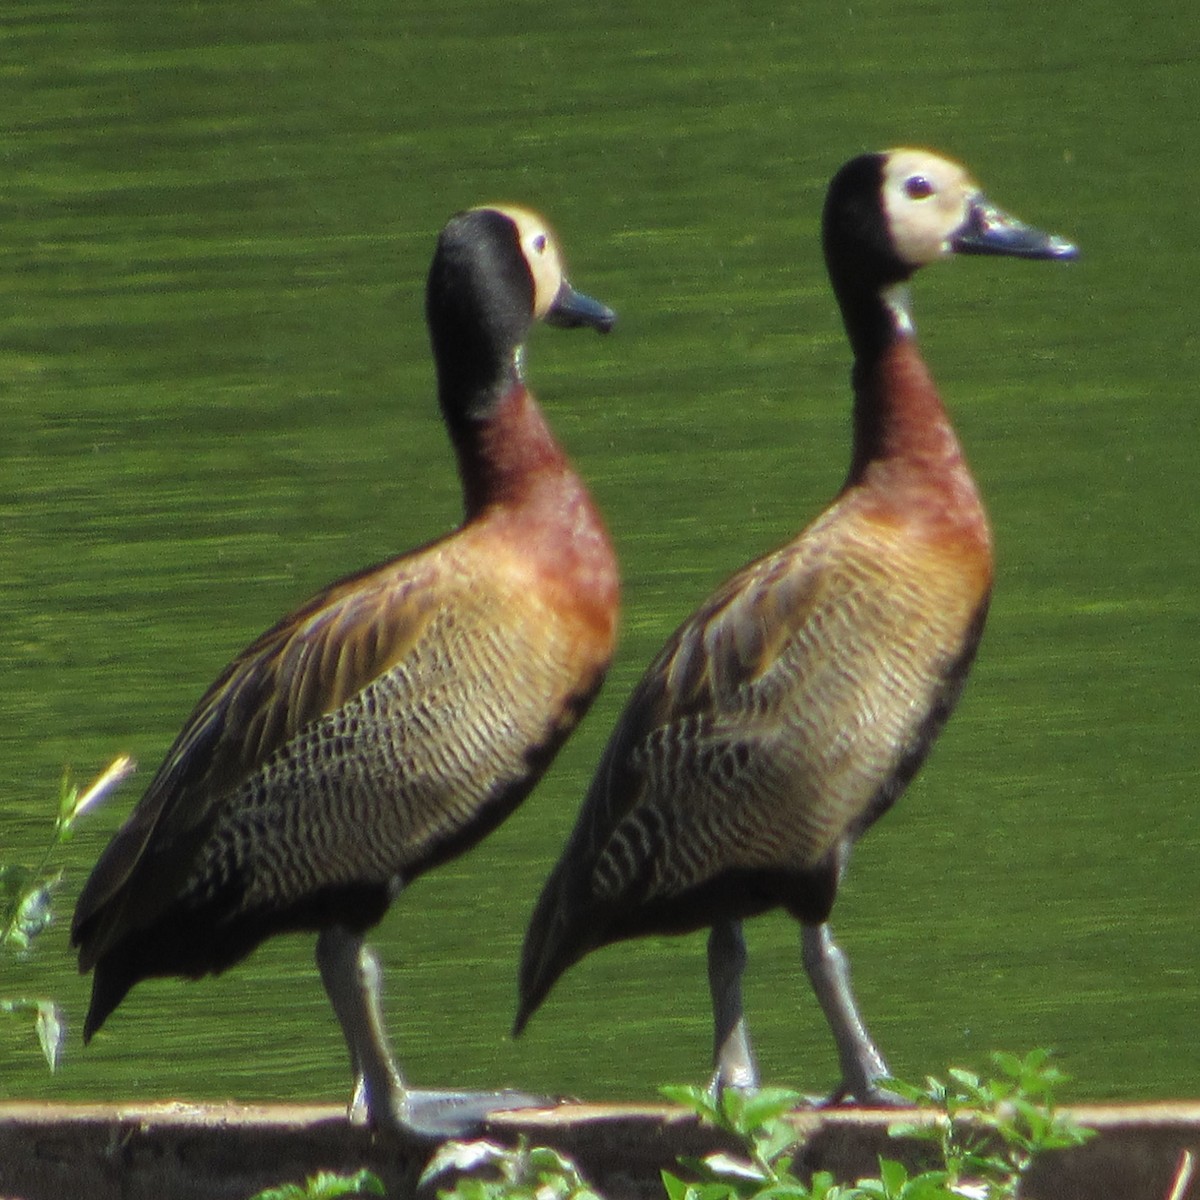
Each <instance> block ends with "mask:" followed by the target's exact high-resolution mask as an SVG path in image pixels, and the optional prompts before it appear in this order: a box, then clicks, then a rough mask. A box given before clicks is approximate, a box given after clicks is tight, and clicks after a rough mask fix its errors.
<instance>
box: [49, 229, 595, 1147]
mask: <svg viewBox="0 0 1200 1200" xmlns="http://www.w3.org/2000/svg"><path fill="white" fill-rule="evenodd" d="M426 315H427V318H428V322H429V329H430V336H431V340H432V347H433V355H434V359H435V362H436V367H437V383H438V398H439V401H440V404H441V410H442V414H443V416H444V418H445V422H446V425H447V427H448V429H449V433H450V437H451V439H452V441H453V443H454V448H455V451H456V453H457V458H458V468H459V473H460V475H461V478H462V486H463V493H464V505H465V510H466V512H465V518H464V521H463V523H462V525H461V526H460V527H459V528H458V529H457V530H456V531H454V532H453V533H451V534H449V535H447V536H445V537H442V538H440V539H438V540H437V541H433V542H431V543H429V544H428V545H426V546H423V547H421V548H419V549H417V550H414V551H412V552H411V553H409V554H405V555H403V556H402V557H400V558H397V559H394V560H392V561H391V562H387V563H384V564H382V565H380V566H377V567H373V568H370V569H368V570H365V571H362V572H360V573H358V574H355V575H352V576H350V577H348V578H346V579H343V580H341V581H339V582H337V583H334V584H332V585H331V586H330V587H327V588H326V589H325V590H324V591H323V592H321V593H320V594H319V595H318V596H316V597H314V598H313V599H312V600H310V601H309V602H308V603H307V604H305V605H304V606H303V607H302V608H300V609H298V610H297V611H296V612H294V613H292V614H291V615H290V616H288V617H285V618H284V619H283V620H282V621H280V622H279V624H277V625H276V626H275V627H274V628H272V629H270V630H268V631H267V632H266V633H264V634H263V635H262V636H261V637H259V638H258V640H257V641H255V642H254V643H253V644H252V645H250V646H249V647H248V648H247V649H246V650H245V651H243V653H242V654H240V655H239V656H238V657H237V658H236V659H235V660H234V661H233V662H232V663H231V664H230V665H229V666H228V667H227V668H226V669H225V671H224V672H223V673H222V674H221V676H220V678H219V679H218V680H217V681H216V682H215V683H214V684H213V685H212V687H211V688H209V690H208V692H207V693H206V694H205V695H204V697H203V698H202V699H201V700H200V703H199V704H198V705H197V707H196V709H195V711H194V712H193V713H192V715H191V716H190V717H189V718H188V721H187V723H186V724H185V725H184V727H183V730H182V732H181V733H180V734H179V736H178V737H177V738H176V740H175V743H174V745H173V746H172V747H171V749H170V751H169V752H168V754H167V757H166V760H165V761H164V762H163V764H162V766H161V767H160V768H159V770H158V773H157V774H156V775H155V777H154V779H153V780H152V781H151V783H150V786H149V788H148V789H147V791H146V794H145V795H144V796H143V797H142V799H141V801H140V803H139V804H138V805H137V807H136V808H135V809H134V811H133V813H132V814H131V815H130V817H129V819H128V820H127V821H126V822H125V824H124V825H123V826H122V828H121V829H120V830H119V831H118V832H117V834H116V835H115V836H114V838H113V840H112V842H111V843H110V844H109V846H108V848H107V849H106V850H105V851H104V853H103V855H102V856H101V857H100V860H99V862H98V863H97V864H96V867H95V869H94V870H93V872H92V874H91V877H90V878H89V879H88V881H87V883H86V885H85V886H84V889H83V892H82V894H81V895H80V897H79V902H78V905H77V907H76V910H75V918H74V923H73V926H72V931H71V936H72V941H73V943H74V944H75V945H77V946H78V947H79V965H80V969H81V970H83V971H87V970H89V969H91V970H94V972H95V974H94V977H93V984H92V999H91V1007H90V1008H89V1010H88V1015H87V1020H86V1023H85V1025H84V1038H85V1040H87V1039H90V1038H91V1036H92V1035H93V1034H94V1033H95V1032H96V1030H97V1029H99V1028H100V1026H101V1025H102V1024H103V1023H104V1021H105V1019H106V1018H107V1017H108V1015H109V1014H110V1013H111V1012H112V1011H113V1009H114V1008H116V1006H117V1005H118V1004H119V1003H120V1002H121V1000H122V999H123V998H124V996H125V994H126V993H127V992H128V991H129V989H130V988H131V987H132V986H133V985H134V984H135V983H137V982H138V981H139V980H141V979H145V978H148V977H151V976H161V975H182V976H189V977H192V978H196V977H199V976H202V975H204V974H206V973H209V972H213V973H215V972H219V971H223V970H225V969H226V968H227V967H230V966H232V965H233V964H234V963H236V962H238V961H239V960H240V959H242V958H244V957H245V956H246V955H247V954H248V953H250V951H251V950H253V949H254V947H255V946H257V945H258V944H259V943H260V942H261V941H263V939H264V938H267V937H269V936H271V935H272V934H276V933H279V932H282V931H286V930H293V929H299V930H313V931H316V932H317V933H318V938H317V963H318V966H319V969H320V974H321V978H322V981H323V982H324V985H325V988H326V990H327V992H328V994H329V999H330V1001H331V1003H332V1005H333V1008H334V1011H335V1012H336V1014H337V1017H338V1020H339V1022H340V1023H341V1027H342V1030H343V1032H344V1034H345V1036H346V1040H347V1044H348V1046H349V1050H350V1057H351V1064H352V1069H353V1072H354V1076H355V1101H354V1104H353V1108H354V1110H355V1111H356V1112H357V1113H358V1114H360V1115H361V1114H362V1112H363V1110H364V1108H365V1111H366V1115H367V1117H368V1119H369V1120H371V1121H372V1123H373V1124H375V1125H378V1126H390V1127H404V1128H407V1129H409V1130H415V1131H419V1132H420V1131H428V1132H431V1133H434V1134H440V1133H443V1132H447V1131H457V1130H462V1129H466V1128H469V1127H471V1125H472V1124H474V1123H476V1122H477V1120H478V1118H479V1116H480V1115H481V1113H482V1112H483V1111H486V1110H488V1109H491V1108H497V1107H506V1106H512V1105H513V1104H518V1103H520V1102H521V1098H520V1097H517V1096H515V1095H514V1094H512V1093H494V1094H488V1095H483V1096H479V1097H473V1096H459V1095H458V1094H456V1093H440V1092H415V1091H410V1090H408V1089H407V1088H406V1087H405V1085H404V1082H403V1080H402V1078H401V1076H400V1074H399V1072H398V1070H397V1068H396V1066H395V1064H394V1062H393V1059H392V1057H391V1054H390V1052H389V1050H388V1047H387V1042H386V1038H385V1035H384V1031H383V1026H382V1021H381V1015H380V1010H379V1003H378V993H379V968H378V963H377V960H376V959H375V957H374V955H373V954H372V952H371V951H370V949H369V948H368V947H366V946H365V945H364V942H363V935H364V933H365V931H366V930H368V929H369V928H370V927H371V926H373V925H374V924H375V923H376V922H377V921H379V919H380V918H381V917H382V916H383V914H384V912H385V911H386V910H387V908H388V905H389V903H390V902H391V901H392V900H393V899H394V898H395V897H396V895H397V894H398V893H399V892H400V891H401V890H402V889H403V888H404V887H405V886H406V885H407V884H408V883H410V882H411V881H412V880H413V879H415V878H416V877H417V876H418V875H420V874H421V873H422V872H424V871H427V870H429V869H430V868H431V867H435V866H437V865H438V864H439V863H442V862H444V861H446V860H447V859H449V858H451V857H453V856H454V855H457V854H459V853H461V852H462V851H464V850H466V849H468V848H469V847H470V846H471V845H473V844H474V843H475V842H477V841H478V840H479V839H480V838H482V837H483V836H484V835H485V834H487V833H488V832H489V831H490V830H492V829H494V828H495V827H496V825H498V824H499V823H500V822H501V821H502V820H503V819H504V818H505V817H506V816H507V815H508V814H509V813H510V812H511V811H512V810H513V809H514V807H515V806H516V805H517V804H519V803H520V801H521V800H522V799H523V798H524V797H525V796H526V795H527V794H528V793H529V791H530V789H531V788H532V787H533V786H534V784H535V782H536V781H537V779H538V778H539V777H540V775H541V774H542V772H543V771H544V769H545V768H546V766H547V765H548V764H549V762H550V760H551V759H552V757H553V756H554V754H555V752H556V751H557V750H558V748H559V746H560V745H561V744H562V742H563V741H564V739H565V738H566V737H567V735H568V734H569V733H570V732H571V730H572V729H573V728H574V726H575V725H576V723H577V722H578V721H579V719H580V717H581V716H582V715H583V713H584V711H585V710H586V709H587V707H588V705H589V703H590V702H591V700H592V698H593V697H594V696H595V694H596V692H597V690H598V689H599V687H600V684H601V682H602V679H603V677H604V674H605V671H606V670H607V668H608V665H609V662H610V660H611V656H612V651H613V645H614V641H615V634H616V622H617V609H618V579H617V564H616V560H615V556H614V553H613V549H612V545H611V543H610V541H609V537H608V533H607V531H606V529H605V526H604V523H603V521H602V520H601V517H600V515H599V513H598V511H597V509H596V506H595V505H594V503H593V501H592V498H591V497H590V496H589V494H588V491H587V488H586V487H585V486H584V484H583V481H582V480H581V479H580V478H579V476H578V475H577V474H576V472H575V470H574V469H573V467H572V465H571V463H570V461H569V460H568V458H567V456H566V454H565V453H564V451H563V449H562V447H561V446H560V445H559V443H558V442H557V441H556V440H555V437H554V435H553V433H552V432H551V431H550V428H549V427H548V425H547V424H546V421H545V419H544V417H543V415H542V413H541V411H540V409H539V408H538V405H537V402H536V401H535V399H534V397H533V395H532V394H531V393H530V391H529V390H528V388H527V387H526V384H525V379H524V375H523V363H522V344H523V343H524V341H525V339H526V337H527V335H528V333H529V330H530V328H531V325H532V324H533V322H534V321H535V320H538V319H543V320H545V321H546V322H547V323H549V324H551V325H558V326H563V327H576V326H583V325H588V326H592V327H594V328H596V329H598V330H601V331H607V330H608V329H610V328H611V326H612V324H613V321H614V319H615V317H614V314H613V313H612V312H611V311H610V310H609V309H608V308H606V307H604V306H603V305H601V304H599V303H597V302H596V301H594V300H591V299H590V298H588V297H587V296H584V295H582V294H580V293H579V292H576V291H575V290H574V289H573V288H572V287H571V286H570V285H569V284H568V282H567V280H566V277H565V275H564V272H563V265H562V259H561V257H560V253H559V249H558V246H557V243H556V242H555V239H554V236H553V234H552V233H551V231H550V230H549V228H548V227H547V226H546V224H545V223H544V222H543V221H542V220H541V218H539V217H537V216H535V215H534V214H533V213H530V212H527V211H525V210H523V209H518V208H479V209H474V210H471V211H469V212H465V213H461V214H459V215H458V216H455V217H454V218H453V219H452V220H451V221H450V222H449V223H448V224H447V225H446V227H445V229H444V230H443V231H442V233H441V236H440V238H439V240H438V243H437V248H436V252H435V254H434V258H433V263H432V265H431V267H430V271H429V279H428V287H427V293H426Z"/></svg>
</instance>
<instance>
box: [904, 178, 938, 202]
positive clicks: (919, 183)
mask: <svg viewBox="0 0 1200 1200" xmlns="http://www.w3.org/2000/svg"><path fill="white" fill-rule="evenodd" d="M904 194H905V195H906V196H907V197H908V198H909V199H910V200H924V199H925V197H926V196H932V195H933V184H932V183H930V182H929V180H928V179H926V178H925V176H924V175H910V176H909V177H908V178H907V179H906V180H905V181H904Z"/></svg>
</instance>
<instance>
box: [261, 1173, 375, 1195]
mask: <svg viewBox="0 0 1200 1200" xmlns="http://www.w3.org/2000/svg"><path fill="white" fill-rule="evenodd" d="M386 1194H387V1193H386V1191H385V1189H384V1186H383V1180H381V1179H380V1178H379V1176H378V1175H374V1174H372V1173H371V1172H370V1171H367V1170H362V1171H357V1172H356V1173H355V1174H353V1175H334V1174H332V1173H330V1172H329V1171H320V1172H318V1173H317V1174H316V1175H311V1176H309V1178H308V1179H306V1180H305V1181H304V1183H282V1184H280V1185H279V1186H278V1187H270V1188H266V1189H265V1190H264V1191H261V1192H258V1193H256V1194H255V1195H254V1196H252V1197H251V1198H250V1200H343V1198H344V1197H350V1196H383V1195H386Z"/></svg>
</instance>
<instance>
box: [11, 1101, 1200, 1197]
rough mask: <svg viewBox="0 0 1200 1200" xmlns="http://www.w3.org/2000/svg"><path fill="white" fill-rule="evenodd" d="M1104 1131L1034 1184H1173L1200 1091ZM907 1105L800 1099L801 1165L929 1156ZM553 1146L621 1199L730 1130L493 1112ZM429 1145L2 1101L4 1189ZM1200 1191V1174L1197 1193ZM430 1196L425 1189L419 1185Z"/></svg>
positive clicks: (396, 1166) (1108, 1187) (210, 1189)
mask: <svg viewBox="0 0 1200 1200" xmlns="http://www.w3.org/2000/svg"><path fill="white" fill-rule="evenodd" d="M1068 1111H1069V1112H1070V1113H1071V1114H1072V1115H1073V1116H1074V1117H1075V1118H1076V1119H1077V1120H1079V1121H1080V1122H1081V1123H1083V1124H1085V1125H1088V1126H1090V1127H1092V1128H1094V1129H1096V1130H1097V1131H1098V1136H1097V1137H1096V1138H1095V1139H1093V1140H1092V1141H1091V1142H1089V1143H1088V1144H1087V1145H1086V1146H1082V1147H1079V1148H1077V1149H1074V1150H1069V1151H1064V1152H1061V1153H1055V1154H1051V1155H1047V1156H1046V1158H1045V1159H1044V1160H1043V1161H1042V1162H1041V1163H1039V1167H1038V1170H1037V1173H1036V1175H1035V1177H1034V1178H1033V1179H1032V1180H1031V1181H1030V1185H1029V1188H1028V1193H1029V1200H1097V1198H1099V1197H1114V1198H1119V1200H1166V1197H1167V1193H1168V1190H1169V1188H1170V1186H1171V1181H1172V1179H1173V1178H1174V1176H1175V1172H1176V1169H1177V1166H1178V1163H1179V1159H1180V1155H1181V1153H1182V1152H1183V1151H1184V1150H1185V1149H1190V1150H1192V1151H1193V1152H1197V1153H1198V1154H1200V1102H1179V1103H1161V1104H1149V1105H1129V1106H1118V1105H1093V1106H1082V1107H1077V1108H1072V1109H1069V1110H1068ZM903 1118H904V1114H901V1115H900V1117H899V1118H898V1114H897V1113H895V1112H876V1111H866V1110H857V1109H843V1110H833V1111H820V1112H811V1113H797V1114H796V1116H795V1122H796V1126H797V1129H798V1131H799V1132H800V1133H801V1134H802V1136H803V1139H804V1141H803V1146H802V1148H801V1150H800V1153H799V1156H798V1161H799V1163H800V1164H801V1166H802V1167H803V1169H804V1171H812V1170H818V1169H823V1170H829V1171H832V1172H833V1173H834V1174H835V1175H836V1176H838V1177H839V1178H841V1179H845V1180H853V1179H856V1178H859V1177H861V1176H863V1175H868V1174H874V1173H875V1172H876V1170H877V1167H876V1159H877V1157H878V1155H879V1154H881V1153H882V1154H886V1155H887V1156H888V1157H890V1158H897V1159H900V1160H902V1161H905V1162H908V1163H909V1164H910V1165H911V1166H914V1167H916V1166H920V1165H922V1164H923V1159H922V1157H921V1156H922V1154H924V1153H925V1152H926V1150H925V1147H923V1146H921V1145H920V1144H915V1143H914V1144H910V1143H905V1142H903V1141H897V1140H896V1139H893V1138H889V1137H888V1135H887V1128H888V1126H889V1125H890V1124H891V1123H893V1122H894V1121H896V1120H897V1119H903ZM521 1135H523V1136H524V1137H526V1138H527V1139H528V1140H529V1142H530V1143H533V1144H543V1145H550V1146H554V1147H556V1148H558V1149H560V1150H562V1151H563V1152H564V1153H565V1154H568V1155H570V1156H571V1157H572V1158H573V1159H574V1160H575V1161H576V1162H577V1163H578V1164H579V1166H580V1168H581V1169H582V1171H583V1172H584V1174H585V1175H586V1176H587V1177H588V1179H589V1180H590V1181H591V1182H592V1183H593V1185H594V1186H595V1187H596V1188H597V1189H598V1190H599V1191H601V1192H603V1193H604V1194H605V1195H606V1196H608V1197H610V1198H611V1200H644V1198H648V1197H655V1198H656V1200H661V1197H662V1196H663V1192H662V1188H661V1183H660V1181H659V1171H660V1170H661V1169H662V1168H663V1167H669V1166H672V1165H673V1164H674V1163H675V1160H676V1158H677V1157H678V1156H679V1155H681V1154H685V1155H697V1154H704V1153H708V1152H709V1151H711V1150H714V1149H717V1148H718V1147H720V1146H721V1142H720V1139H719V1137H718V1135H716V1134H714V1133H713V1132H712V1131H711V1130H708V1129H705V1128H703V1127H701V1126H699V1125H698V1124H697V1122H696V1121H695V1120H694V1119H693V1118H692V1117H691V1116H689V1115H687V1114H685V1113H683V1112H682V1111H680V1110H678V1109H672V1108H666V1107H638V1106H634V1105H612V1104H610V1105H589V1104H577V1103H570V1104H563V1105H561V1106H559V1107H558V1108H555V1109H552V1110H539V1111H526V1112H521V1113H513V1114H509V1115H497V1117H496V1118H495V1119H494V1121H493V1122H492V1123H491V1125H490V1126H489V1128H488V1131H487V1136H489V1137H491V1138H493V1139H495V1140H500V1141H512V1140H515V1139H516V1138H517V1137H518V1136H521ZM429 1153H430V1147H428V1146H426V1145H422V1144H418V1143H415V1142H410V1141H408V1140H407V1139H404V1138H400V1137H397V1136H394V1135H375V1134H372V1133H370V1132H368V1131H367V1130H366V1129H363V1128H360V1127H356V1126H353V1125H350V1124H349V1123H348V1122H347V1121H346V1119H345V1115H344V1112H343V1110H341V1109H338V1108H332V1107H315V1106H314V1107H300V1106H294V1105H257V1106H250V1105H240V1104H205V1105H195V1104H181V1103H163V1104H149V1105H129V1106H122V1105H86V1104H77V1105H46V1104H20V1103H4V1104H0V1200H67V1198H70V1200H73V1198H75V1197H80V1198H85V1197H86V1198H87V1200H246V1198H247V1197H249V1196H252V1195H254V1193H255V1192H257V1191H259V1190H261V1189H262V1188H265V1187H269V1186H272V1185H274V1184H278V1183H283V1182H287V1181H302V1180H303V1179H305V1178H306V1177H307V1176H309V1175H312V1174H315V1173H316V1172H317V1171H320V1170H327V1171H337V1172H344V1173H352V1172H354V1171H357V1170H359V1169H360V1168H362V1167H367V1168H369V1169H370V1170H372V1171H374V1172H375V1173H376V1174H377V1175H379V1176H380V1178H382V1179H383V1180H384V1183H385V1185H386V1186H387V1189H388V1195H389V1196H390V1197H393V1198H394V1200H409V1198H411V1197H415V1196H416V1179H417V1177H418V1175H419V1174H420V1171H421V1169H422V1167H423V1166H424V1163H425V1161H426V1160H427V1157H428V1155H429ZM1185 1195H1186V1197H1187V1198H1188V1200H1200V1181H1193V1184H1192V1186H1191V1188H1190V1189H1189V1190H1188V1191H1187V1192H1186V1193H1185ZM422 1200H424V1198H422Z"/></svg>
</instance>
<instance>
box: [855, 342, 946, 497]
mask: <svg viewBox="0 0 1200 1200" xmlns="http://www.w3.org/2000/svg"><path fill="white" fill-rule="evenodd" d="M877 459H890V460H903V461H905V462H909V463H911V464H912V465H913V466H914V467H920V468H921V469H922V470H925V471H928V472H939V471H946V470H958V469H963V470H965V469H966V464H965V462H964V460H963V453H962V447H961V446H960V445H959V441H958V437H957V436H956V435H955V432H954V428H953V426H952V425H951V424H950V418H949V416H948V415H947V413H946V410H945V408H944V407H943V405H942V400H941V397H940V396H939V395H938V390H937V386H936V385H935V384H934V382H933V377H932V376H931V375H930V373H929V368H928V367H926V365H925V360H924V359H923V358H922V357H921V353H920V351H919V350H918V349H917V343H916V341H915V339H913V338H912V337H907V336H900V337H897V338H895V339H894V340H893V341H891V342H890V343H889V344H888V345H887V346H886V347H884V349H883V350H882V351H881V352H880V353H879V355H878V356H877V357H875V358H874V359H873V360H872V361H870V362H866V363H864V362H861V361H860V362H858V363H856V364H855V368H854V456H853V459H852V462H851V467H850V481H851V482H854V481H855V480H857V479H858V478H859V477H860V476H861V475H862V473H863V471H865V470H866V468H867V467H868V465H869V464H870V463H872V462H873V461H875V460H877Z"/></svg>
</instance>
